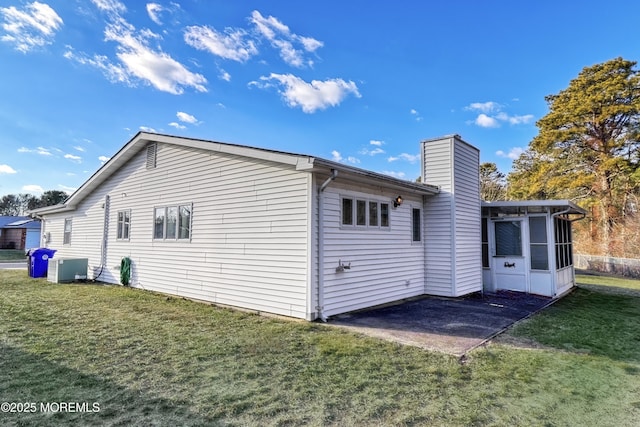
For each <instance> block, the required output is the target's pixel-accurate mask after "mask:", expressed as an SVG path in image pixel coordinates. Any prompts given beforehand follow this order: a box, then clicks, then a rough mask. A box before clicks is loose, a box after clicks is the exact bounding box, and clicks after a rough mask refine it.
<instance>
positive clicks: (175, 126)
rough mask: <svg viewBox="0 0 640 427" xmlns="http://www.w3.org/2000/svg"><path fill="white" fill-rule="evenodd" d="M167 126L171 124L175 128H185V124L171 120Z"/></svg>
mask: <svg viewBox="0 0 640 427" xmlns="http://www.w3.org/2000/svg"><path fill="white" fill-rule="evenodd" d="M169 126H172V127H174V128H176V129H186V128H187V127H186V126H184V125H181V124H180V123H177V122H171V123H169Z"/></svg>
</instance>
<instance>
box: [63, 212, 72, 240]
mask: <svg viewBox="0 0 640 427" xmlns="http://www.w3.org/2000/svg"><path fill="white" fill-rule="evenodd" d="M71 224H72V220H71V218H65V220H64V234H63V236H62V244H63V245H69V244H71Z"/></svg>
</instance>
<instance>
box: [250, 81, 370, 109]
mask: <svg viewBox="0 0 640 427" xmlns="http://www.w3.org/2000/svg"><path fill="white" fill-rule="evenodd" d="M260 80H261V82H251V83H249V84H250V85H256V86H258V87H260V88H267V87H270V86H272V84H271V82H272V81H275V82H276V83H279V85H280V89H279V92H280V95H282V98H283V99H284V100H285V101H286V103H287V104H288V105H289V106H290V107H301V108H302V111H304V112H305V113H314V112H316V111H317V110H324V109H326V108H328V107H335V106H337V105H339V104H340V103H341V102H342V100H343V99H344V98H346V97H347V95H349V94H353V95H354V96H356V97H358V98H360V97H361V95H360V92H358V87H357V86H356V84H355V83H354V82H352V81H349V82H346V81H344V80H342V79H329V80H324V81H321V80H312V81H311V82H310V83H307V82H305V81H304V80H302V79H301V78H299V77H296V76H294V75H293V74H275V73H271V75H269V76H268V77H266V76H262V77H260Z"/></svg>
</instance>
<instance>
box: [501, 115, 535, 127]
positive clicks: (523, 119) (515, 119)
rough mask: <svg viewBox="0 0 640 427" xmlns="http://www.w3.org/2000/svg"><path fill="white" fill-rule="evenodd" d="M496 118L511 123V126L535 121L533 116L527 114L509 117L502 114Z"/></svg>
mask: <svg viewBox="0 0 640 427" xmlns="http://www.w3.org/2000/svg"><path fill="white" fill-rule="evenodd" d="M496 117H497V118H498V119H499V120H504V121H506V122H509V124H511V125H521V124H527V123H531V122H532V121H533V114H525V115H524V116H509V115H508V114H506V113H500V114H498V115H497V116H496Z"/></svg>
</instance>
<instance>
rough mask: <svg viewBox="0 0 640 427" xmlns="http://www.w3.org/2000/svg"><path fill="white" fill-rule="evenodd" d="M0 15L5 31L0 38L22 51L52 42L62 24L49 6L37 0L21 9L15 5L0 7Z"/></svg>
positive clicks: (60, 19)
mask: <svg viewBox="0 0 640 427" xmlns="http://www.w3.org/2000/svg"><path fill="white" fill-rule="evenodd" d="M0 15H2V16H3V17H4V21H5V23H4V24H2V29H3V30H4V31H5V32H6V34H4V35H3V36H2V37H0V40H2V41H4V42H7V43H10V44H13V45H14V47H15V49H16V50H18V51H20V52H24V53H26V52H29V51H30V50H32V49H35V48H37V47H42V46H45V45H48V44H51V43H53V38H54V35H55V32H56V31H57V30H58V29H60V27H61V26H62V24H63V21H62V18H60V16H58V14H57V13H56V11H55V10H53V9H52V8H51V6H49V5H47V4H44V3H40V2H37V1H34V2H33V3H28V4H27V5H26V6H25V8H24V9H23V10H18V9H16V8H15V6H11V7H6V8H5V7H3V8H0Z"/></svg>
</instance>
